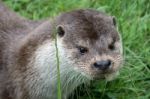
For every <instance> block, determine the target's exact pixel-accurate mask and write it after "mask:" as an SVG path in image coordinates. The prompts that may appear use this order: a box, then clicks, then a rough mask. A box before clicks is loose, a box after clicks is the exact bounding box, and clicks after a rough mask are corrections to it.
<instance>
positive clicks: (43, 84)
mask: <svg viewBox="0 0 150 99" xmlns="http://www.w3.org/2000/svg"><path fill="white" fill-rule="evenodd" d="M58 50H59V60H60V76H61V77H60V78H61V90H62V99H66V98H67V97H68V95H69V94H70V93H71V92H72V91H73V90H74V88H76V87H77V86H78V85H80V84H82V83H84V82H87V79H86V78H85V77H84V76H83V75H81V73H80V72H76V71H75V69H74V68H73V64H70V63H68V60H67V56H65V54H64V51H63V50H66V49H63V47H62V46H61V43H60V42H59V43H58ZM30 60H34V61H31V62H30V64H29V66H30V68H32V70H31V71H29V72H32V75H29V77H28V78H27V79H26V86H27V88H28V90H29V94H30V96H33V97H31V99H35V97H36V99H56V98H57V65H56V64H57V61H56V47H55V42H54V41H47V42H45V43H43V45H41V46H39V47H38V49H37V50H36V51H35V54H34V55H33V57H32V58H31V59H30ZM30 78H31V79H30ZM33 78H34V79H33Z"/></svg>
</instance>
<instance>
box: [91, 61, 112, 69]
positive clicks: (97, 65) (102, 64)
mask: <svg viewBox="0 0 150 99" xmlns="http://www.w3.org/2000/svg"><path fill="white" fill-rule="evenodd" d="M93 66H94V67H95V68H98V69H100V70H106V69H108V68H109V67H110V66H111V61H110V60H102V61H97V62H95V63H94V64H93Z"/></svg>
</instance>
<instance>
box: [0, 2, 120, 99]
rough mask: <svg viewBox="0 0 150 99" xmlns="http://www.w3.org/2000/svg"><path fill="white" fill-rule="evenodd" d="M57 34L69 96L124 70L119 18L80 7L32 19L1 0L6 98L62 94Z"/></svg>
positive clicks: (1, 95)
mask: <svg viewBox="0 0 150 99" xmlns="http://www.w3.org/2000/svg"><path fill="white" fill-rule="evenodd" d="M55 33H57V47H58V53H59V60H60V79H61V87H62V88H61V89H62V98H63V99H66V98H67V97H68V95H69V94H70V93H71V92H72V91H73V90H74V89H75V88H76V87H77V86H78V85H80V84H82V83H86V82H88V81H90V80H92V79H101V78H105V79H109V78H111V77H112V76H113V75H115V74H116V73H117V72H118V70H119V68H120V64H121V62H122V44H121V37H120V35H119V33H118V31H117V30H116V22H115V19H114V17H112V16H108V15H106V14H104V13H102V12H99V11H96V10H92V9H80V10H74V11H70V12H65V13H62V14H60V15H59V16H58V17H56V18H55V19H53V20H51V21H50V20H45V21H32V20H28V19H25V18H22V17H20V16H18V15H17V14H16V13H14V12H13V11H10V10H9V9H8V8H7V7H5V6H4V5H3V4H2V2H0V99H57V65H56V64H57V62H56V48H55V41H56V40H55V36H54V35H55Z"/></svg>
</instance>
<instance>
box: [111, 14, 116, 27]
mask: <svg viewBox="0 0 150 99" xmlns="http://www.w3.org/2000/svg"><path fill="white" fill-rule="evenodd" d="M112 22H113V25H114V26H117V22H116V18H115V17H114V16H112Z"/></svg>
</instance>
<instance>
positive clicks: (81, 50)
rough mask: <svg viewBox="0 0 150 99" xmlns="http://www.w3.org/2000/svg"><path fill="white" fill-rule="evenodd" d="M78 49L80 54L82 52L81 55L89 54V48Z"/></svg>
mask: <svg viewBox="0 0 150 99" xmlns="http://www.w3.org/2000/svg"><path fill="white" fill-rule="evenodd" d="M78 49H79V52H80V54H81V55H84V54H85V53H87V52H88V49H87V48H85V47H81V46H80V47H78Z"/></svg>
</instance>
